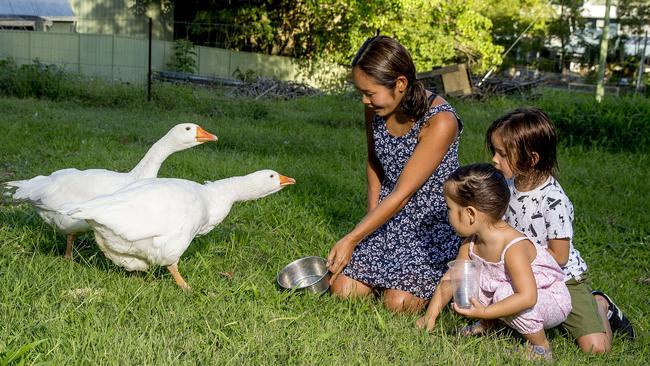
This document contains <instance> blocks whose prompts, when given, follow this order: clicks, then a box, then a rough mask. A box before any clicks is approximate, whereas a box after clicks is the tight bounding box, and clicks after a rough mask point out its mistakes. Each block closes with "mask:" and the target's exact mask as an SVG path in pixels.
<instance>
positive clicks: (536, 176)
mask: <svg viewBox="0 0 650 366" xmlns="http://www.w3.org/2000/svg"><path fill="white" fill-rule="evenodd" d="M495 134H498V135H499V136H500V137H501V140H502V141H503V144H504V147H505V149H506V157H507V159H508V163H509V164H510V167H511V168H512V170H513V173H514V174H515V175H521V176H525V177H527V179H530V180H532V181H535V182H537V181H540V180H542V179H544V178H545V177H548V176H555V175H556V174H557V153H556V148H557V146H556V145H557V135H556V133H555V126H554V125H553V122H551V119H550V118H549V117H548V115H547V114H546V113H545V112H544V111H543V110H541V109H539V108H519V109H515V110H513V111H511V112H509V113H507V114H506V115H504V116H502V117H500V118H498V119H497V120H495V121H494V122H492V125H490V127H489V128H488V131H487V135H486V136H485V137H486V143H487V147H488V149H490V151H491V152H492V154H494V152H495V151H494V146H493V145H492V136H494V135H495Z"/></svg>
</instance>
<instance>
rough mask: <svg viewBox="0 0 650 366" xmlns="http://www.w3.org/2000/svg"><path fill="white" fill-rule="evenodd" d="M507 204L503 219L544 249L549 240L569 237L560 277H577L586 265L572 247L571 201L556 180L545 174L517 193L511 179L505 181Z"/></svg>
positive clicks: (584, 269) (566, 278) (585, 268)
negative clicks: (532, 186) (537, 183)
mask: <svg viewBox="0 0 650 366" xmlns="http://www.w3.org/2000/svg"><path fill="white" fill-rule="evenodd" d="M508 186H509V187H510V194H511V196H510V203H509V205H508V211H507V212H506V215H505V220H506V221H507V222H508V223H509V224H510V225H512V226H513V227H514V228H516V229H517V230H519V231H521V232H523V233H525V234H526V235H528V236H529V237H530V238H531V239H533V240H534V241H535V242H536V243H537V244H539V245H540V246H542V247H544V248H546V247H548V241H549V240H550V239H566V238H568V239H569V259H568V261H567V262H566V264H565V265H564V266H563V267H562V270H563V271H564V280H565V281H567V280H569V279H571V277H578V276H580V275H581V274H582V273H584V272H585V271H586V270H587V264H586V263H585V261H584V260H583V259H582V257H580V252H578V251H577V250H576V249H575V248H574V247H573V204H572V203H571V201H570V200H569V197H567V195H566V194H565V193H564V190H563V189H562V187H561V186H560V184H559V183H558V181H557V180H555V178H553V177H549V178H548V180H547V181H546V182H544V183H543V184H541V185H540V186H539V187H537V188H535V189H533V190H531V191H528V192H519V191H518V190H517V189H516V188H515V185H514V180H509V181H508Z"/></svg>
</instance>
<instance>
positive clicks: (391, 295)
mask: <svg viewBox="0 0 650 366" xmlns="http://www.w3.org/2000/svg"><path fill="white" fill-rule="evenodd" d="M424 305H426V300H424V299H422V298H419V297H417V296H415V295H413V294H412V293H409V292H406V291H401V290H393V289H388V290H385V291H384V306H386V308H388V309H389V310H391V311H394V312H397V313H415V312H418V311H420V310H421V309H422V308H423V307H424Z"/></svg>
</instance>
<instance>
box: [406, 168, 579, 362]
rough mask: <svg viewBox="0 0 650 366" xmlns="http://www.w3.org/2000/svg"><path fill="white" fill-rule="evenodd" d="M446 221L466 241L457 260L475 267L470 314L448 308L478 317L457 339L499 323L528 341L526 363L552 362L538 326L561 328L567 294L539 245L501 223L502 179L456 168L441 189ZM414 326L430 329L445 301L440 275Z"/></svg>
mask: <svg viewBox="0 0 650 366" xmlns="http://www.w3.org/2000/svg"><path fill="white" fill-rule="evenodd" d="M444 194H445V201H446V202H447V207H448V208H449V221H450V222H451V225H452V226H453V227H454V230H456V232H457V233H458V235H460V236H462V237H466V239H465V241H464V243H463V245H461V247H460V250H459V252H458V257H457V259H459V260H471V261H475V262H476V263H478V265H479V267H480V273H481V275H480V279H479V298H478V299H475V298H472V299H471V303H472V306H471V307H470V308H469V309H461V308H459V307H458V306H456V304H454V306H453V308H454V310H455V311H456V312H458V313H459V314H461V315H465V316H468V317H471V318H477V319H481V320H482V322H481V323H480V326H476V325H470V326H468V327H466V328H464V329H463V330H462V331H461V334H463V335H478V334H481V333H483V332H485V331H487V329H488V326H489V324H492V323H493V321H494V320H496V319H499V320H501V321H502V322H503V323H505V324H506V325H507V326H509V327H510V328H512V329H514V330H516V331H517V332H519V333H520V334H521V335H522V336H523V337H524V338H525V339H526V340H527V341H528V346H527V347H526V351H527V355H528V357H529V358H543V359H551V358H552V353H551V345H550V343H549V341H548V340H547V339H546V335H545V333H544V329H548V328H552V327H555V326H557V325H559V324H560V323H562V322H563V321H564V320H565V319H566V317H567V315H569V312H570V311H571V297H570V295H569V290H568V289H567V287H566V285H565V284H564V273H563V272H562V269H560V266H559V265H558V264H557V263H556V262H555V260H554V259H553V257H552V256H551V255H550V254H549V253H548V252H547V251H546V250H545V249H544V248H542V247H541V246H539V245H537V244H534V243H533V242H532V241H531V240H530V239H529V238H528V237H526V236H525V235H523V234H522V233H521V232H519V231H517V230H515V229H514V228H513V227H512V226H510V225H508V223H506V222H505V221H503V219H502V217H503V215H504V213H505V212H506V209H507V208H508V202H509V200H510V190H509V188H508V184H507V183H506V181H505V178H504V177H503V174H502V173H501V172H500V171H498V170H497V169H496V168H495V167H493V166H492V165H489V164H474V165H467V166H464V167H461V168H459V169H458V170H457V171H455V172H454V173H453V174H452V175H451V176H450V177H449V180H448V181H447V183H445V186H444ZM442 281H445V282H443V283H444V285H441V286H439V287H438V288H437V289H436V291H435V293H434V294H433V298H432V299H431V303H430V304H429V307H428V309H427V312H426V314H425V315H424V316H423V317H422V318H420V319H418V321H417V325H418V326H419V327H421V328H422V327H426V328H427V329H429V330H431V329H433V327H434V326H435V322H436V318H437V317H438V314H439V313H440V311H441V310H442V308H443V307H444V306H445V305H446V304H447V303H448V302H449V301H450V300H451V298H452V289H451V286H448V285H447V284H448V283H450V282H449V274H445V276H444V277H443V279H442Z"/></svg>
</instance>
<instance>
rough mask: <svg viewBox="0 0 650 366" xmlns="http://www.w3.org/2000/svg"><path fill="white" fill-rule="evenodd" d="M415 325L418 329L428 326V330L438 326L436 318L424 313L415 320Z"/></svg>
mask: <svg viewBox="0 0 650 366" xmlns="http://www.w3.org/2000/svg"><path fill="white" fill-rule="evenodd" d="M415 326H416V327H418V329H425V328H426V330H427V331H429V332H430V331H432V330H433V328H434V327H435V326H436V318H435V317H432V316H426V315H424V316H423V317H421V318H420V319H418V320H417V321H416V322H415Z"/></svg>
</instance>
